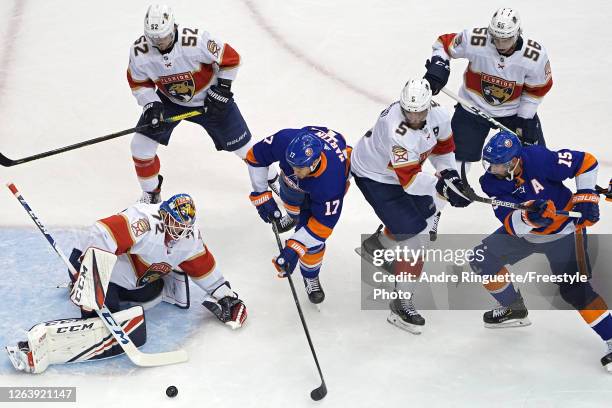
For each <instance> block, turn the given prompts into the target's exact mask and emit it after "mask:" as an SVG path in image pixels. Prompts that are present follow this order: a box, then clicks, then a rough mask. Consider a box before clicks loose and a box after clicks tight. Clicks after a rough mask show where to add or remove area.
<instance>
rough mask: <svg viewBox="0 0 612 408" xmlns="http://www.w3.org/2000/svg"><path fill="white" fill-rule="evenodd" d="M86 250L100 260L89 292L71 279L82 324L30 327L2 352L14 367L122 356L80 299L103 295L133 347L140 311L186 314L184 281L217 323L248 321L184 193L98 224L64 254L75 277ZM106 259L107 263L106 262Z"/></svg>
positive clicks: (86, 264) (85, 269)
mask: <svg viewBox="0 0 612 408" xmlns="http://www.w3.org/2000/svg"><path fill="white" fill-rule="evenodd" d="M94 248H95V250H93V249H94ZM91 252H94V253H95V254H97V257H98V262H97V263H95V262H94V265H95V266H94V267H93V268H96V269H98V271H97V274H96V273H93V272H91V273H92V274H93V276H100V279H99V280H98V281H97V282H101V283H99V284H94V285H93V286H92V287H94V288H96V287H97V286H99V289H96V290H92V292H93V293H87V291H88V289H87V288H88V286H87V285H86V284H85V285H82V283H81V282H83V279H79V277H80V276H71V279H72V281H73V282H75V284H74V286H73V288H72V291H71V297H70V299H71V300H72V301H73V303H75V304H76V305H78V306H80V307H81V317H82V318H80V319H78V318H77V319H62V320H54V321H51V322H43V323H40V324H37V325H36V326H34V327H33V328H32V329H30V331H29V332H28V338H27V340H26V341H20V342H18V344H17V346H15V347H7V351H8V353H9V357H10V358H11V361H12V362H13V365H14V366H15V368H17V369H19V370H23V371H26V372H31V373H39V372H42V371H44V370H45V369H46V368H47V366H48V365H49V364H63V363H69V362H77V361H87V360H96V359H100V358H106V357H112V356H115V355H119V354H122V353H123V349H122V348H121V347H119V345H118V344H117V342H116V341H115V340H114V339H113V337H112V336H111V335H110V333H109V332H108V330H107V329H106V327H105V326H104V325H103V324H102V322H101V321H100V319H99V318H98V317H97V315H96V313H95V312H93V311H92V310H91V309H89V308H86V306H85V304H87V302H86V301H85V299H86V298H88V297H89V296H101V297H102V299H101V302H102V303H104V304H105V305H106V306H107V307H108V309H109V310H110V311H111V312H112V313H113V314H114V315H115V319H116V321H117V322H118V323H119V324H121V325H122V326H123V328H124V331H125V332H126V333H127V334H128V335H129V336H130V338H131V339H132V341H133V342H134V344H135V345H136V346H141V345H143V344H144V343H145V341H146V327H145V321H144V312H143V309H145V310H146V309H149V308H151V307H153V306H155V305H157V304H159V303H160V302H162V301H163V302H166V303H170V304H174V305H176V306H178V307H180V308H183V309H187V308H189V306H190V296H189V281H190V280H191V281H192V282H194V283H195V284H196V285H198V286H199V287H200V288H202V289H203V290H204V292H205V294H206V295H205V298H204V302H203V303H202V304H203V306H205V307H206V308H207V309H208V310H210V311H211V312H212V313H213V314H214V315H215V316H216V318H217V319H219V320H220V321H221V322H222V323H225V324H227V325H228V326H230V327H231V328H232V329H237V328H240V327H242V325H243V323H244V322H245V320H246V317H247V311H246V306H245V305H244V302H243V301H242V300H241V299H240V298H239V297H238V295H237V294H236V293H235V292H234V291H233V290H232V289H231V287H230V284H229V282H228V281H226V280H225V278H224V276H223V274H222V273H221V271H220V269H219V267H218V266H217V264H216V261H215V258H214V257H213V254H212V253H211V252H210V250H209V249H208V247H207V246H206V244H205V243H204V240H203V238H202V234H201V232H200V231H199V229H198V224H197V222H196V207H195V204H194V202H193V199H192V198H191V196H189V195H188V194H177V195H174V196H172V197H171V198H170V199H168V200H166V201H164V202H162V203H160V204H145V203H138V204H134V205H132V206H130V207H128V208H127V209H126V210H124V211H122V212H121V213H119V214H115V215H112V216H110V217H107V218H103V219H101V220H98V221H97V222H96V223H95V224H94V225H93V226H92V227H91V228H90V229H89V231H88V234H87V236H86V237H85V238H84V239H83V242H81V243H79V244H78V245H77V248H75V249H74V250H73V252H72V254H71V256H70V262H71V263H72V264H73V265H74V266H75V269H76V270H77V271H79V275H83V274H87V273H90V272H89V271H91V270H92V269H93V268H92V266H91V265H92V263H91V260H90V259H89V258H88V255H91ZM104 257H106V258H110V259H111V260H110V261H105V260H104V259H103V258H104ZM105 263H106V265H109V266H108V267H107V268H105V267H104V264H105ZM89 279H92V278H89ZM93 280H94V281H95V279H93Z"/></svg>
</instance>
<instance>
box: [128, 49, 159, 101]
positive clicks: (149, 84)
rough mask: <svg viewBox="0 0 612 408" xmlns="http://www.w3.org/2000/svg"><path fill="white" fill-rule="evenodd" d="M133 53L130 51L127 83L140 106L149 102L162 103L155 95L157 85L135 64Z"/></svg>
mask: <svg viewBox="0 0 612 408" xmlns="http://www.w3.org/2000/svg"><path fill="white" fill-rule="evenodd" d="M134 58H137V57H134V56H133V51H132V50H131V51H130V62H129V65H128V69H127V81H128V84H129V85H130V89H131V90H132V95H134V97H135V98H136V101H137V102H138V105H140V106H145V105H146V104H147V103H149V102H161V100H160V99H159V96H157V94H156V93H155V83H154V82H153V80H152V79H151V78H149V77H148V76H147V74H145V73H144V72H142V71H141V70H140V69H139V68H138V66H137V64H136V63H135V62H134Z"/></svg>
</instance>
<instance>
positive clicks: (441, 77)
mask: <svg viewBox="0 0 612 408" xmlns="http://www.w3.org/2000/svg"><path fill="white" fill-rule="evenodd" d="M425 68H427V72H426V73H425V75H424V76H423V78H425V79H426V80H427V82H429V85H430V86H431V93H432V94H434V95H437V94H438V93H439V92H440V91H441V90H442V88H444V87H445V86H446V83H447V82H448V77H449V75H450V64H449V62H448V60H445V59H443V58H442V57H439V56H437V55H436V56H434V57H431V60H427V62H426V63H425Z"/></svg>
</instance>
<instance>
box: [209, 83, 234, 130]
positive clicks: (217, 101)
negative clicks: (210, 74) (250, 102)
mask: <svg viewBox="0 0 612 408" xmlns="http://www.w3.org/2000/svg"><path fill="white" fill-rule="evenodd" d="M218 82H219V83H218V84H217V85H213V86H211V87H210V88H208V92H207V93H206V98H205V99H204V112H205V115H206V117H208V118H209V119H213V120H216V119H222V118H223V117H224V116H225V111H226V110H227V107H228V106H229V105H230V104H231V103H232V102H233V100H234V99H233V96H234V94H233V93H232V91H230V88H231V85H232V81H229V80H227V79H219V80H218Z"/></svg>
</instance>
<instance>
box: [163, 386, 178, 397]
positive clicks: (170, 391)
mask: <svg viewBox="0 0 612 408" xmlns="http://www.w3.org/2000/svg"><path fill="white" fill-rule="evenodd" d="M177 394H178V388H176V387H175V386H174V385H171V386H169V387H168V388H166V395H167V396H169V397H170V398H174V397H176V395H177Z"/></svg>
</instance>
